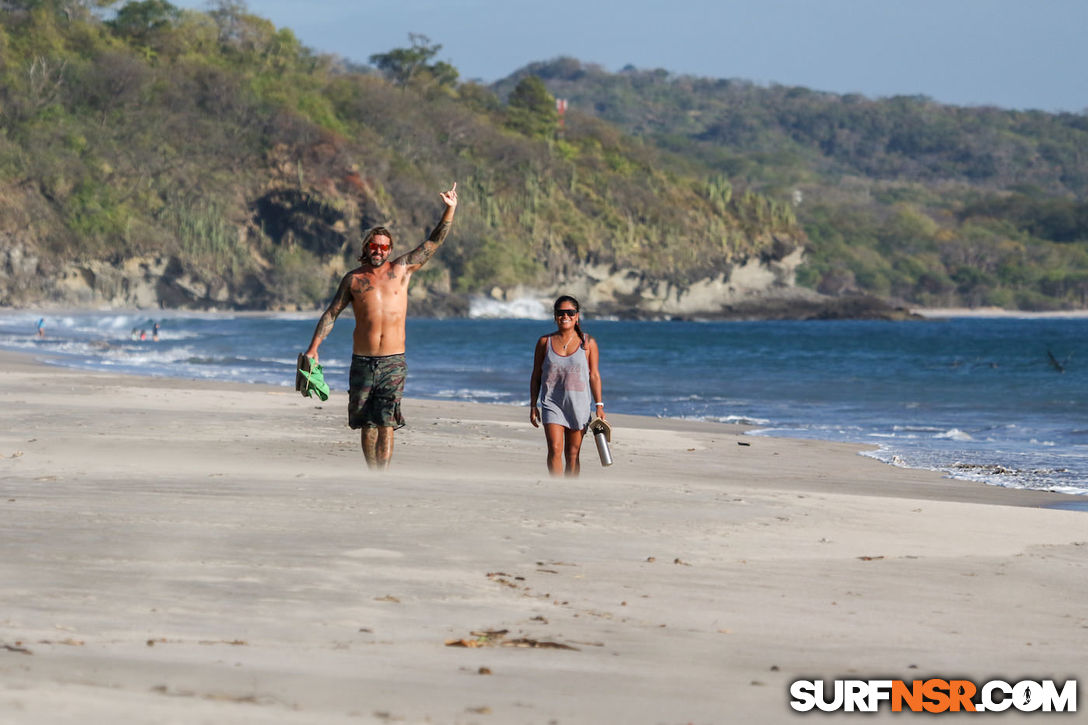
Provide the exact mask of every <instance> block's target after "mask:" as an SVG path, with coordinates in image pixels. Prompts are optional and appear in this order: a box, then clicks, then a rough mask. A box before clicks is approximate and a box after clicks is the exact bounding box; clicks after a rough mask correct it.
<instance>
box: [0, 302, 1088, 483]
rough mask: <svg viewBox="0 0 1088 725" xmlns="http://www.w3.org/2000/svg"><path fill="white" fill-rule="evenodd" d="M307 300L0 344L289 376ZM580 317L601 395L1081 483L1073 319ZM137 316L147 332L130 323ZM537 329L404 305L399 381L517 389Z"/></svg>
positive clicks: (1085, 422)
mask: <svg viewBox="0 0 1088 725" xmlns="http://www.w3.org/2000/svg"><path fill="white" fill-rule="evenodd" d="M505 311H506V313H508V314H509V313H510V311H511V309H510V308H508V309H506V310H505ZM529 312H530V314H534V315H535V314H538V311H537V310H536V309H535V308H531V309H530V310H529ZM317 316H318V315H317V313H307V314H287V315H248V314H231V313H216V314H200V313H190V312H170V313H166V312H155V313H154V321H157V322H158V323H159V324H160V326H161V330H160V341H159V342H153V341H151V340H150V334H151V325H152V320H151V318H149V317H148V315H147V313H129V314H122V313H117V312H103V313H83V312H80V313H69V314H57V313H47V314H45V330H46V336H45V338H43V339H40V340H39V339H37V337H36V335H35V327H36V324H37V321H38V319H39V317H41V315H40V314H39V313H34V312H6V313H0V348H4V349H10V350H21V351H27V352H31V353H35V354H39V355H41V356H42V357H43V359H44V357H45V356H48V357H49V358H50V360H52V361H53V362H54V363H55V364H60V365H64V366H67V367H74V368H80V369H88V370H104V371H110V372H115V373H125V374H135V375H152V376H168V377H178V378H192V379H216V380H228V381H236V382H238V383H253V382H260V383H272V384H276V385H284V386H293V385H294V365H295V359H296V356H297V355H298V353H299V352H300V351H301V350H303V349H304V348H305V347H306V345H307V343H308V342H309V339H310V336H311V334H312V332H313V328H314V324H315V322H316V319H317ZM352 325H353V321H352V319H351V317H350V313H349V316H346V317H342V318H341V320H340V321H339V322H338V324H337V325H336V327H335V329H334V330H333V333H332V335H331V336H330V337H329V339H328V340H326V342H325V343H324V344H323V345H322V347H321V362H322V364H323V365H324V366H325V372H326V379H327V380H328V381H329V383H330V384H331V385H332V387H333V388H334V389H341V390H342V389H343V388H345V387H346V385H347V368H348V365H349V362H350V358H351V328H352ZM583 326H584V328H585V329H586V331H587V332H589V333H591V334H593V335H594V336H595V337H597V339H598V341H599V344H600V349H601V374H602V377H603V379H604V392H605V400H606V402H607V404H608V411H609V412H613V413H634V414H639V415H649V416H662V417H675V418H688V419H695V420H707V421H720V422H741V423H749V424H752V425H755V426H757V427H758V429H759V430H758V432H757V433H755V435H785V436H793V437H805V438H819V439H826V440H836V441H853V442H859V443H866V444H872V445H875V446H878V448H877V450H876V451H874V452H872V453H870V454H868V455H872V456H874V457H876V458H878V459H880V460H882V461H885V462H887V463H890V464H892V465H900V466H908V467H912V468H926V469H934V470H940V471H944V472H945V473H946V474H948V475H949V476H952V477H955V478H963V479H972V480H982V481H986V482H987V483H992V484H995V485H1001V486H1012V487H1024V488H1039V489H1050V490H1055V491H1060V492H1065V493H1077V494H1088V319H1056V318H1032V319H1010V318H998V319H980V318H954V319H946V320H927V321H922V322H879V321H819V322H813V321H809V322H629V321H614V320H612V321H610V320H593V319H586V320H584V321H583ZM141 329H143V330H146V332H147V334H148V339H147V340H139V339H133V336H134V335H133V333H134V332H135V336H136V337H137V338H138V337H139V331H140V330H141ZM551 329H553V323H552V322H551V321H550V320H549V319H457V320H429V319H411V320H409V321H408V366H409V375H408V383H407V388H406V395H408V396H410V397H421V398H440V399H446V400H465V401H475V402H484V403H512V404H517V405H526V404H527V403H528V389H529V374H530V372H531V368H532V350H533V343H534V341H535V340H536V338H537V337H538V336H539V335H541V334H544V333H547V332H549V331H550V330H551ZM1051 356H1053V359H1051ZM1059 368H1061V369H1062V370H1063V371H1060V370H1059Z"/></svg>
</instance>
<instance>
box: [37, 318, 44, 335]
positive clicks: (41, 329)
mask: <svg viewBox="0 0 1088 725" xmlns="http://www.w3.org/2000/svg"><path fill="white" fill-rule="evenodd" d="M38 337H45V318H44V317H43V318H41V319H40V320H38Z"/></svg>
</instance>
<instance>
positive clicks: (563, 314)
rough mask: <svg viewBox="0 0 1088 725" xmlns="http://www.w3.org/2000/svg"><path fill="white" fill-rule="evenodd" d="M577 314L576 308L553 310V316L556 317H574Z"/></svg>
mask: <svg viewBox="0 0 1088 725" xmlns="http://www.w3.org/2000/svg"><path fill="white" fill-rule="evenodd" d="M577 314H578V310H570V309H564V310H556V311H555V316H556V317H574V316H575V315H577Z"/></svg>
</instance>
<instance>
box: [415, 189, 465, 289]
mask: <svg viewBox="0 0 1088 725" xmlns="http://www.w3.org/2000/svg"><path fill="white" fill-rule="evenodd" d="M440 196H441V197H442V201H443V202H444V203H445V204H446V211H445V212H443V214H442V219H441V220H440V221H439V222H438V226H436V227H435V228H434V231H432V232H431V236H429V237H427V239H426V241H424V242H423V244H420V245H419V246H418V247H416V248H415V249H413V250H412V251H411V252H408V254H406V255H404V257H402V259H403V260H404V264H407V265H408V266H409V267H412V268H413V271H414V269H415V268H418V267H420V266H422V265H423V263H424V262H426V261H427V260H428V259H430V258H431V257H433V256H434V253H435V252H437V251H438V248H439V247H440V246H442V242H444V241H446V235H447V234H449V232H450V225H452V224H453V214H454V212H456V211H457V182H456V181H455V182H454V183H453V188H451V189H450V190H449V191H444V192H442V194H441V195H440Z"/></svg>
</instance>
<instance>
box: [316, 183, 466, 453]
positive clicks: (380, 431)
mask: <svg viewBox="0 0 1088 725" xmlns="http://www.w3.org/2000/svg"><path fill="white" fill-rule="evenodd" d="M441 196H442V201H443V202H445V204H446V211H445V212H444V213H443V214H442V220H441V221H440V222H438V226H436V227H435V228H434V231H432V232H431V236H430V237H428V238H427V240H426V241H424V242H423V243H422V244H420V245H419V246H418V247H416V248H415V249H413V250H412V251H411V252H408V253H407V254H404V255H401V256H400V257H397V258H396V259H394V260H393V261H392V262H390V261H389V257H390V255H391V254H392V251H393V237H392V235H391V234H390V233H389V230H388V229H386V228H385V227H375V228H373V229H371V230H370V231H369V232H367V234H366V236H365V237H364V238H363V254H362V256H361V257H359V261H360V262H362V264H361V265H360V266H358V267H356V268H355V269H353V270H351V271H350V272H348V273H347V274H346V275H344V279H343V280H341V282H340V287H339V288H338V289H337V290H336V296H335V297H334V298H333V300H332V302H331V303H330V304H329V307H328V309H326V310H325V312H324V314H322V315H321V319H320V320H318V321H317V329H315V330H314V337H313V339H312V340H311V341H310V347H309V349H307V350H306V356H307V357H310V358H313V359H314V361H315V362H316V361H317V347H318V345H320V344H321V343H322V341H323V340H324V339H325V338H326V337H328V335H329V333H330V332H331V331H332V326H333V322H335V320H336V318H337V316H339V314H340V313H341V312H343V311H344V308H346V307H347V306H348V305H349V304H350V305H351V308H352V310H353V311H354V312H355V333H354V336H353V339H354V342H353V345H352V353H353V354H352V356H351V374H350V376H349V381H350V389H349V392H348V425H350V426H351V427H352V429H358V428H362V443H363V456H364V457H365V458H366V462H367V465H368V466H370V467H371V468H377V469H385V468H388V467H389V461H390V460H391V459H392V458H393V431H394V430H395V429H396V428H400V427H402V426H403V425H404V416H402V415H401V412H400V399H401V395H402V393H403V392H404V378H405V376H406V374H407V367H406V366H405V363H404V337H405V335H404V318H405V316H406V315H407V312H408V282H409V280H411V278H412V273H413V272H415V271H416V270H417V269H419V268H420V267H422V266H423V264H424V263H425V262H426V261H427V260H428V259H430V258H431V257H432V256H433V255H434V253H435V252H436V251H437V250H438V247H439V246H440V245H441V244H442V242H443V241H445V239H446V235H447V234H448V233H449V231H450V225H451V224H452V223H453V214H454V212H455V211H456V210H457V184H454V185H453V188H451V189H450V190H449V191H447V192H443V193H442V194H441Z"/></svg>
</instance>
